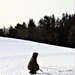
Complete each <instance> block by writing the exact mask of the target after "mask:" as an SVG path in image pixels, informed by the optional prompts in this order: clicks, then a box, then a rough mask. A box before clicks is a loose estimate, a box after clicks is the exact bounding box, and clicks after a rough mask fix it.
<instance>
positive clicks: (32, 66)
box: [28, 52, 39, 74]
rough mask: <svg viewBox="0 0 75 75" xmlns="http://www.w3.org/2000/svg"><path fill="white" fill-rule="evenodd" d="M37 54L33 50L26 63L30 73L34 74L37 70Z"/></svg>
mask: <svg viewBox="0 0 75 75" xmlns="http://www.w3.org/2000/svg"><path fill="white" fill-rule="evenodd" d="M37 56H38V53H37V52H34V53H33V55H32V57H31V59H30V61H29V63H28V69H29V70H30V72H29V73H30V74H36V71H38V70H39V65H38V63H37Z"/></svg>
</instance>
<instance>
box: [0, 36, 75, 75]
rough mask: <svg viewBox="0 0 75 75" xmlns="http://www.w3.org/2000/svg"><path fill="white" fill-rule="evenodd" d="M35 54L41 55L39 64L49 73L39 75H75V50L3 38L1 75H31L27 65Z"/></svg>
mask: <svg viewBox="0 0 75 75" xmlns="http://www.w3.org/2000/svg"><path fill="white" fill-rule="evenodd" d="M33 52H38V53H39V57H38V64H39V65H40V68H41V69H42V70H43V71H44V72H47V73H49V74H44V73H42V72H40V71H39V72H38V73H39V74H37V75H73V73H74V71H73V70H74V55H75V50H74V49H71V48H65V47H58V46H53V45H47V44H42V43H36V42H31V41H24V40H18V39H11V38H3V37H0V75H29V73H28V70H27V64H28V61H29V59H30V57H31V54H32V53H33ZM40 73H42V74H40Z"/></svg>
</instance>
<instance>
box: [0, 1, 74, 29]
mask: <svg viewBox="0 0 75 75" xmlns="http://www.w3.org/2000/svg"><path fill="white" fill-rule="evenodd" d="M74 11H75V10H74V0H0V28H1V27H4V26H5V27H9V26H10V25H12V26H15V25H16V24H17V23H21V24H22V23H23V22H26V23H28V21H29V19H31V18H33V19H34V21H35V23H36V22H38V21H39V20H40V19H41V18H42V17H44V16H45V15H48V16H51V15H52V14H55V16H56V17H57V16H58V17H61V16H62V13H63V12H64V13H66V12H67V13H69V14H72V13H74Z"/></svg>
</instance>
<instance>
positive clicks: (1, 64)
mask: <svg viewBox="0 0 75 75" xmlns="http://www.w3.org/2000/svg"><path fill="white" fill-rule="evenodd" d="M28 58H29V57H27V56H7V57H0V75H30V74H29V72H28V70H27V62H28ZM41 69H42V70H43V71H44V72H45V73H42V72H41V71H38V73H37V74H36V75H73V74H72V73H73V71H72V70H60V69H58V68H53V67H52V66H51V67H48V68H46V67H41Z"/></svg>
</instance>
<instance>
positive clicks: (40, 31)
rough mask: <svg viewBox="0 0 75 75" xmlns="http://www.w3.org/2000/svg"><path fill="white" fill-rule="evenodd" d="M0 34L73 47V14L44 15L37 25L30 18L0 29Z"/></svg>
mask: <svg viewBox="0 0 75 75" xmlns="http://www.w3.org/2000/svg"><path fill="white" fill-rule="evenodd" d="M0 36H3V37H11V38H18V39H23V40H31V41H36V42H42V43H47V44H52V45H58V46H65V47H71V48H75V14H67V13H63V14H62V18H61V19H60V18H59V17H58V18H55V15H54V14H53V15H51V16H47V15H45V16H44V17H43V18H41V19H40V20H39V21H38V24H37V25H36V24H35V21H34V20H33V19H30V20H29V22H28V24H26V23H25V22H23V24H20V23H18V24H16V26H14V27H13V26H12V25H11V26H10V27H9V28H5V27H4V28H2V29H0Z"/></svg>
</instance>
